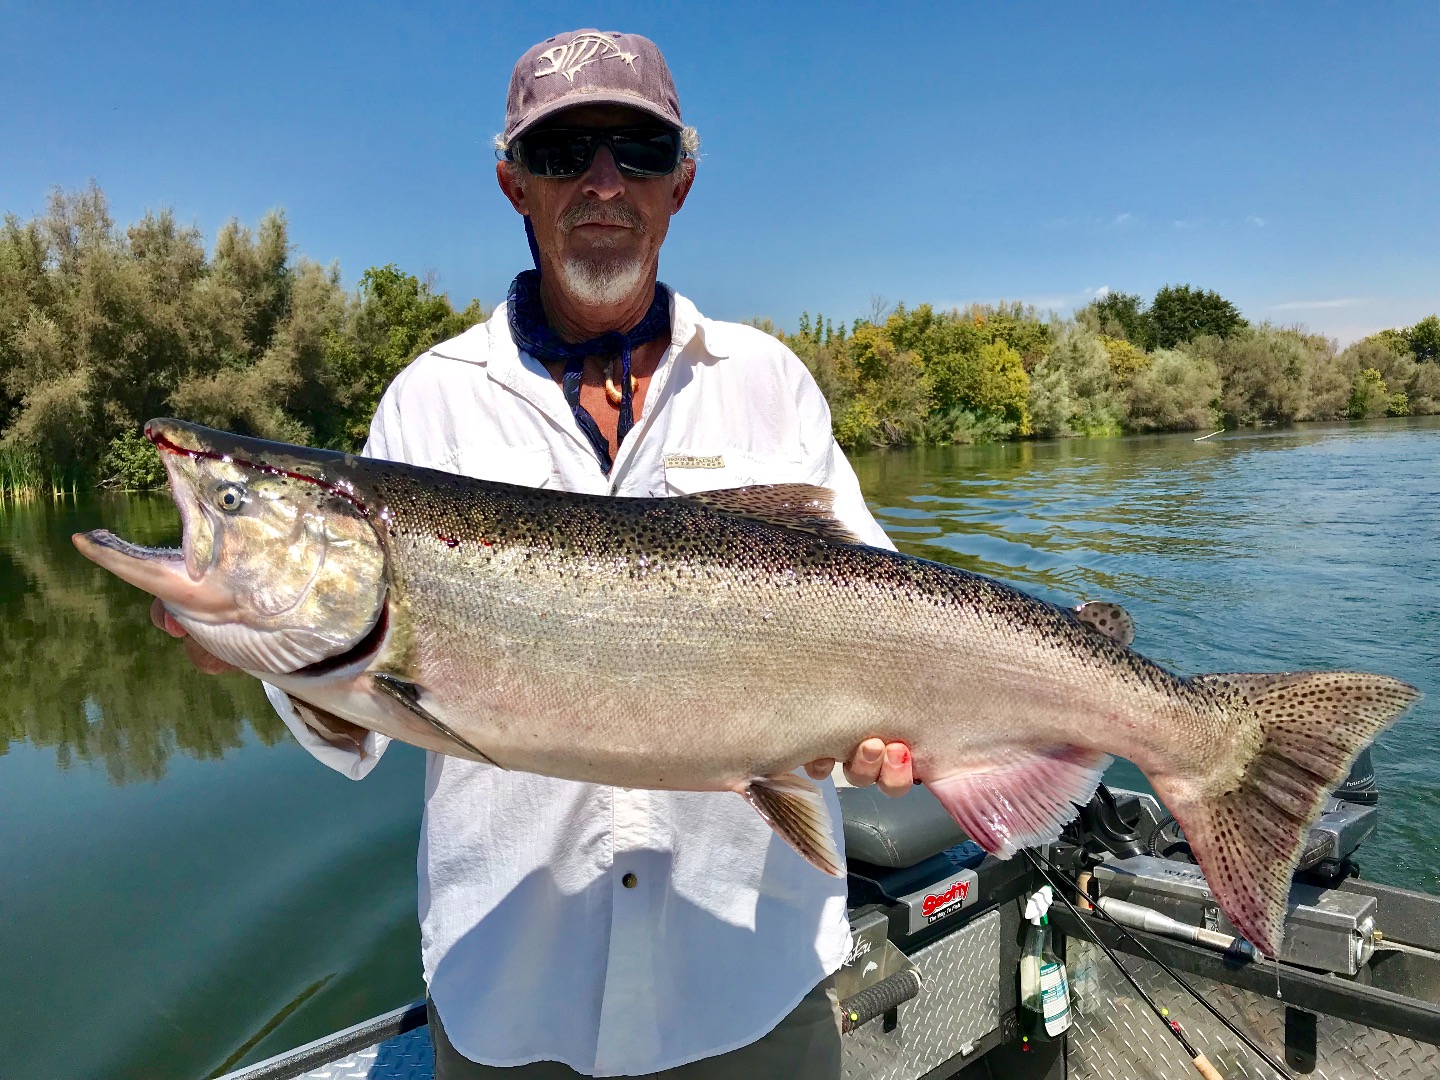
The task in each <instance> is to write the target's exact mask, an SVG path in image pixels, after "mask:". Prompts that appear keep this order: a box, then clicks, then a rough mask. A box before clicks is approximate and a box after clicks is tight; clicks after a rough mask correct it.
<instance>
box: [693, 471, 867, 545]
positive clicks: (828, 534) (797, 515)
mask: <svg viewBox="0 0 1440 1080" xmlns="http://www.w3.org/2000/svg"><path fill="white" fill-rule="evenodd" d="M681 498H684V499H685V500H687V501H689V502H693V503H699V504H700V505H701V506H704V507H708V508H709V509H711V510H719V511H721V512H723V513H726V514H734V515H735V516H736V517H747V518H754V519H755V520H756V521H764V522H766V523H767V524H770V525H779V526H781V527H782V528H786V529H795V530H797V531H798V532H807V533H812V534H814V535H815V536H818V537H820V538H821V539H823V540H831V541H833V542H835V543H837V544H861V543H864V541H863V540H861V539H860V538H859V537H858V536H856V535H855V534H854V533H852V532H851V531H850V530H849V529H848V528H846V527H845V526H844V525H842V524H841V523H840V522H839V521H838V520H837V519H836V517H835V493H834V492H833V491H831V490H830V489H829V488H823V487H817V486H816V485H815V484H758V485H756V486H754V487H740V488H721V489H719V490H718V491H697V492H695V493H694V494H693V495H684V496H681Z"/></svg>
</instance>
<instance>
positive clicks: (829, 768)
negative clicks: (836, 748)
mask: <svg viewBox="0 0 1440 1080" xmlns="http://www.w3.org/2000/svg"><path fill="white" fill-rule="evenodd" d="M834 771H835V759H834V758H833V757H821V758H816V759H815V760H814V761H811V762H807V763H806V765H805V772H806V774H807V775H808V776H809V777H810V779H811V780H824V779H825V777H827V776H829V775H830V774H831V773H832V772H834Z"/></svg>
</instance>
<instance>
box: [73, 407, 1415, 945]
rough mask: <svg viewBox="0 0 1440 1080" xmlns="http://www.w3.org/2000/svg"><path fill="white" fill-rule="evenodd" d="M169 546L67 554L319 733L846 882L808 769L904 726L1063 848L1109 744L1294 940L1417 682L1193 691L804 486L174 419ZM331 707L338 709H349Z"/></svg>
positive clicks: (1242, 919) (112, 546) (1024, 829)
mask: <svg viewBox="0 0 1440 1080" xmlns="http://www.w3.org/2000/svg"><path fill="white" fill-rule="evenodd" d="M146 435H147V436H148V437H149V438H150V440H151V441H152V442H153V443H154V444H155V445H156V446H157V447H158V448H159V449H160V451H161V456H162V458H163V459H164V462H165V467H166V469H167V471H168V475H169V480H170V487H171V491H172V493H173V495H174V498H175V501H176V503H177V504H178V505H179V508H180V513H181V518H182V520H183V528H184V539H183V545H182V548H181V549H179V550H156V549H148V548H140V547H137V546H135V545H133V544H129V543H127V542H125V541H123V540H121V539H119V538H117V537H115V536H113V535H111V534H110V533H108V532H105V531H103V530H101V531H97V532H92V533H85V534H80V535H77V536H76V537H75V543H76V545H77V546H78V547H79V548H80V550H81V551H82V552H83V553H84V554H85V555H86V556H88V557H89V558H91V559H93V560H94V561H95V562H97V563H99V564H100V565H101V566H103V567H105V568H106V569H108V570H110V571H112V572H114V573H115V574H117V575H119V576H120V577H122V578H124V579H125V580H126V581H129V582H132V583H133V584H135V585H138V586H140V587H141V588H143V589H146V590H147V591H149V592H152V593H155V594H156V595H158V596H159V597H160V598H161V599H162V601H163V602H164V604H165V606H166V607H167V609H168V610H169V611H170V612H171V614H172V615H173V616H174V617H175V618H176V619H177V620H178V621H179V622H180V623H181V624H182V625H183V626H184V627H185V628H186V630H187V631H188V632H189V633H190V634H191V635H193V636H194V638H195V640H196V641H197V642H199V643H200V644H201V645H203V646H204V647H205V648H206V649H208V650H209V651H210V652H212V653H214V654H215V655H216V656H218V657H220V658H221V659H223V660H227V661H229V662H230V663H232V664H234V665H236V666H237V667H240V668H243V669H245V670H247V671H249V672H251V673H253V674H254V675H256V676H258V677H260V678H263V679H265V680H266V681H268V682H270V683H272V684H274V685H275V686H278V687H280V688H281V689H283V690H284V691H285V692H286V693H288V694H290V695H291V696H292V698H293V699H295V700H296V702H297V705H298V706H299V708H300V711H301V714H302V716H304V717H305V719H306V720H307V722H308V723H310V724H311V725H312V726H314V727H316V728H317V730H320V731H322V732H327V731H328V732H329V733H330V734H331V737H333V738H336V739H343V738H344V737H345V734H344V732H345V729H346V728H347V726H348V725H347V724H345V723H344V722H343V721H350V722H353V723H354V724H359V725H361V726H363V727H365V728H371V729H374V730H376V731H380V732H384V733H386V734H388V735H393V736H395V737H397V738H400V739H403V740H406V741H408V742H412V743H415V744H417V745H419V746H423V747H427V748H429V749H432V750H437V751H440V752H442V753H447V754H455V755H458V756H461V757H468V758H472V759H475V760H480V761H488V762H492V763H494V764H495V765H498V766H500V767H502V768H506V769H522V770H527V771H530V772H537V773H544V774H546V775H549V776H558V777H565V778H569V779H573V780H584V781H591V782H595V783H602V784H613V785H618V786H625V787H650V788H685V789H696V790H732V791H735V792H738V793H739V794H741V795H743V796H744V797H745V798H746V799H748V800H749V801H750V802H751V803H752V804H753V805H754V806H755V808H756V810H758V811H759V813H760V814H761V815H762V816H763V817H764V818H765V819H766V820H767V821H768V822H769V823H770V824H771V825H772V826H773V827H774V828H775V829H776V831H777V832H779V833H780V835H781V836H783V837H784V838H785V839H786V840H787V841H788V842H789V843H790V844H792V845H793V846H794V847H795V848H796V850H797V851H799V852H800V853H801V854H802V855H804V856H805V857H806V858H808V859H809V860H810V861H811V862H813V863H815V864H816V865H817V866H818V867H820V868H821V869H823V870H826V871H828V872H830V873H840V872H841V867H840V865H839V858H838V856H837V853H836V848H835V845H834V842H833V840H832V833H831V828H830V822H828V821H827V820H826V817H825V809H824V806H825V804H824V801H823V800H822V799H821V798H820V796H819V792H818V789H816V788H815V786H814V785H812V784H811V783H810V782H809V781H808V780H805V779H802V778H801V777H800V776H798V775H796V773H795V772H794V770H795V769H796V768H797V766H799V765H801V764H802V763H804V762H806V761H810V760H812V759H815V758H821V757H833V758H846V757H848V756H849V755H850V753H851V751H852V750H853V748H854V747H855V746H856V745H857V744H858V743H859V742H860V741H861V740H863V739H865V738H868V737H870V736H879V737H881V738H884V739H887V740H903V741H905V742H906V743H908V744H909V745H910V747H911V748H912V751H913V754H914V768H915V774H916V776H917V777H919V778H920V779H922V780H923V781H924V782H925V784H926V785H927V786H928V787H929V788H930V790H931V791H933V792H934V793H935V795H936V797H937V798H938V799H939V800H940V801H941V803H943V804H944V805H945V807H946V808H947V809H948V810H949V811H950V813H951V814H952V815H953V816H954V818H955V820H956V821H957V822H959V823H960V825H961V826H962V827H963V828H964V829H965V830H966V831H967V832H968V833H969V834H970V836H971V837H973V838H974V839H975V840H976V841H978V842H979V843H980V844H981V845H982V846H984V847H985V848H986V849H988V850H989V851H992V852H995V853H996V854H999V855H1002V856H1008V855H1010V854H1012V853H1014V852H1015V851H1016V850H1018V849H1019V848H1020V847H1022V846H1025V845H1031V844H1038V843H1041V842H1044V841H1048V840H1051V839H1054V838H1055V837H1056V836H1057V835H1058V833H1059V831H1060V828H1061V826H1062V825H1064V824H1065V822H1066V821H1068V820H1069V819H1070V818H1071V817H1072V816H1073V815H1074V812H1075V806H1076V805H1077V804H1083V803H1085V802H1086V800H1088V799H1089V798H1090V796H1091V794H1092V793H1093V792H1094V790H1095V787H1096V784H1097V783H1098V782H1099V780H1100V776H1101V774H1102V772H1103V771H1104V770H1105V767H1106V765H1107V764H1108V763H1109V761H1110V758H1109V756H1108V755H1109V754H1111V753H1118V754H1123V755H1124V756H1125V757H1127V758H1129V759H1130V760H1131V761H1133V762H1135V764H1136V765H1138V766H1139V767H1140V768H1141V769H1142V770H1144V772H1145V774H1146V776H1148V777H1149V779H1150V781H1151V783H1152V784H1154V786H1155V790H1156V791H1157V792H1158V793H1159V795H1160V797H1161V798H1162V799H1163V800H1164V801H1165V803H1166V805H1167V806H1168V807H1169V809H1170V810H1171V812H1172V813H1174V814H1175V816H1176V818H1177V819H1178V820H1179V822H1180V824H1181V825H1182V826H1183V827H1184V829H1185V835H1186V838H1187V839H1188V840H1189V842H1190V845H1191V847H1192V848H1193V850H1194V852H1195V855H1196V857H1197V859H1198V861H1199V863H1200V866H1201V868H1202V870H1203V871H1204V872H1205V875H1206V878H1207V879H1208V880H1209V882H1210V884H1211V886H1212V887H1213V888H1214V891H1215V894H1216V897H1217V899H1218V900H1219V902H1220V905H1221V906H1222V907H1223V908H1224V910H1225V912H1226V914H1227V915H1228V916H1229V917H1230V919H1231V921H1232V922H1233V923H1234V924H1235V926H1236V927H1237V928H1238V929H1239V930H1240V931H1241V932H1242V933H1243V934H1245V936H1246V937H1248V938H1249V939H1250V940H1251V941H1253V942H1254V943H1255V944H1256V945H1257V946H1258V947H1259V948H1260V949H1261V950H1263V951H1264V952H1266V953H1268V954H1270V955H1275V954H1276V953H1277V952H1278V949H1279V944H1280V936H1281V933H1282V929H1283V917H1284V910H1285V899H1286V895H1287V891H1288V888H1289V882H1290V877H1291V874H1292V872H1293V870H1294V866H1295V863H1296V859H1297V856H1298V851H1299V847H1300V844H1301V840H1302V838H1303V837H1304V836H1305V833H1306V830H1307V829H1308V827H1309V825H1310V823H1311V822H1312V821H1313V820H1314V819H1315V817H1316V815H1317V814H1318V813H1319V810H1320V807H1321V805H1322V803H1323V801H1324V799H1325V796H1326V793H1327V792H1328V791H1329V790H1330V788H1331V787H1333V786H1334V785H1335V784H1336V783H1338V782H1339V781H1340V780H1341V779H1343V778H1344V777H1345V775H1346V772H1347V770H1348V768H1349V766H1350V763H1351V760H1352V759H1353V758H1354V756H1355V755H1356V753H1358V752H1359V750H1360V749H1361V747H1363V746H1364V745H1365V744H1366V743H1367V742H1369V741H1370V740H1371V739H1372V738H1373V737H1374V736H1375V735H1376V734H1377V733H1378V732H1379V731H1380V730H1381V729H1382V728H1383V727H1385V725H1386V724H1388V723H1390V721H1392V720H1393V719H1394V718H1395V717H1396V716H1397V715H1398V714H1399V713H1400V712H1401V711H1402V710H1403V709H1404V708H1405V707H1406V706H1407V705H1409V704H1410V703H1411V702H1413V701H1414V700H1415V699H1416V698H1417V697H1418V692H1417V691H1416V690H1415V689H1414V688H1413V687H1410V686H1408V685H1406V684H1405V683H1402V682H1398V681H1397V680H1395V679H1391V678H1387V677H1385V676H1380V675H1366V674H1360V673H1354V672H1315V673H1301V674H1294V673H1291V674H1265V675H1260V674H1243V675H1241V674H1234V675H1196V676H1192V677H1190V678H1185V677H1182V676H1180V675H1176V674H1174V673H1172V672H1170V671H1167V670H1166V669H1164V668H1162V667H1160V666H1158V665H1157V664H1154V663H1152V662H1151V661H1149V660H1147V659H1145V658H1144V657H1143V656H1141V655H1139V654H1138V653H1136V652H1133V651H1131V650H1130V649H1129V648H1128V647H1127V645H1128V644H1129V641H1130V640H1131V636H1132V634H1131V631H1130V629H1129V620H1128V618H1127V617H1126V616H1125V615H1124V613H1123V612H1122V611H1120V610H1119V609H1117V608H1114V607H1113V605H1107V604H1098V605H1087V606H1085V607H1083V608H1080V609H1077V610H1074V611H1072V610H1067V609H1064V608H1060V607H1056V606H1055V605H1053V604H1049V603H1045V602H1043V601H1041V600H1037V599H1035V598H1034V597H1031V596H1028V595H1026V594H1025V593H1022V592H1020V591H1018V590H1016V589H1013V588H1011V587H1010V586H1008V585H1004V584H1002V583H1000V582H998V581H993V580H991V579H989V578H985V577H981V576H979V575H976V574H971V573H966V572H965V571H963V570H957V569H955V568H953V567H949V566H945V565H942V564H940V563H935V562H928V561H926V560H924V559H916V558H911V557H909V556H905V555H899V554H896V553H894V552H890V551H883V550H879V549H876V548H872V547H867V546H864V545H862V544H860V543H859V542H857V541H856V540H855V539H854V537H852V536H850V535H849V534H848V533H847V532H846V531H845V529H844V528H843V526H841V525H840V524H839V523H838V522H836V521H835V520H834V519H833V518H832V517H831V516H830V494H829V492H827V491H824V490H823V489H819V488H813V487H808V486H805V485H781V486H775V487H761V488H743V489H735V490H729V491H717V492H711V493H708V494H704V495H698V496H688V497H684V498H673V499H624V498H607V497H603V496H592V495H577V494H569V493H565V492H558V491H544V490H534V489H530V488H522V487H512V486H510V485H506V484H494V483H487V482H484V481H480V480H472V479H468V478H465V477H459V476H453V475H450V474H448V473H440V472H434V471H431V470H427V469H420V468H414V467H411V466H407V465H399V464H395V463H392V462H385V461H376V460H370V459H366V458H359V457H354V456H350V455H344V454H338V453H333V452H329V451H322V450H310V449H305V448H301V447H295V446H286V445H282V444H279V443H270V442H263V441H260V440H257V439H249V438H243V437H240V436H236V435H231V434H227V433H224V432H219V431H212V430H209V429H206V428H200V427H195V426H193V425H190V424H184V423H181V422H179V421H175V420H152V421H151V422H150V423H149V424H148V425H147V426H146ZM337 718H338V719H337Z"/></svg>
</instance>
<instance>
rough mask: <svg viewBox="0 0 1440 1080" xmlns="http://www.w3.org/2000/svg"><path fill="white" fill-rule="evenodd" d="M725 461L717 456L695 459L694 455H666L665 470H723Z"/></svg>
mask: <svg viewBox="0 0 1440 1080" xmlns="http://www.w3.org/2000/svg"><path fill="white" fill-rule="evenodd" d="M724 467H725V459H724V458H723V457H721V456H720V455H719V454H712V455H711V456H710V457H696V456H695V455H694V454H666V455H665V468H667V469H723V468H724Z"/></svg>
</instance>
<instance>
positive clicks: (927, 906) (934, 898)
mask: <svg viewBox="0 0 1440 1080" xmlns="http://www.w3.org/2000/svg"><path fill="white" fill-rule="evenodd" d="M969 895H970V882H968V881H957V882H955V883H954V884H953V885H951V886H950V888H948V889H946V890H945V891H944V892H943V893H928V894H927V895H926V897H925V899H924V900H923V901H922V902H921V904H920V914H921V915H924V916H925V917H926V918H927V919H928V918H929V917H930V916H931V915H934V914H935V913H936V912H937V911H939V910H940V909H941V908H947V907H950V906H951V905H952V904H963V903H964V902H965V900H966V898H967V897H969Z"/></svg>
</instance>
